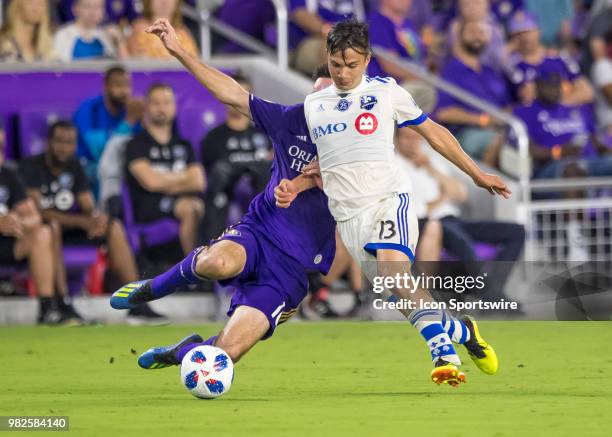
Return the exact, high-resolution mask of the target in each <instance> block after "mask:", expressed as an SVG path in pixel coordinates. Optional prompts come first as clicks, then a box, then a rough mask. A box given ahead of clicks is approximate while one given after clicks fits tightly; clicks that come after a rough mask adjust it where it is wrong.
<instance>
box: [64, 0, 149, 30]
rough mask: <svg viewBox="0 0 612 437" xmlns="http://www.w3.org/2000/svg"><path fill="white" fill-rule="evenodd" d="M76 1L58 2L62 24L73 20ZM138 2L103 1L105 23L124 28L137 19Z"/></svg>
mask: <svg viewBox="0 0 612 437" xmlns="http://www.w3.org/2000/svg"><path fill="white" fill-rule="evenodd" d="M77 1H78V0H60V2H59V16H60V19H61V20H62V22H64V23H66V22H68V21H72V20H74V13H73V11H74V9H73V5H74V3H76V2H77ZM138 3H140V2H139V1H138V0H136V1H135V0H105V12H106V14H105V16H106V19H105V23H113V24H118V25H120V26H121V27H124V26H125V25H127V24H128V23H130V22H132V21H133V20H135V19H136V18H137V17H138V12H139V11H138V10H137V7H136V6H137V4H138Z"/></svg>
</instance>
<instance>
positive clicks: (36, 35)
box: [0, 0, 56, 62]
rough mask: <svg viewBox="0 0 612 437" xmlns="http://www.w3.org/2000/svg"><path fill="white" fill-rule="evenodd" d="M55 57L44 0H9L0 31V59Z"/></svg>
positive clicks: (16, 60) (42, 59) (46, 4)
mask: <svg viewBox="0 0 612 437" xmlns="http://www.w3.org/2000/svg"><path fill="white" fill-rule="evenodd" d="M55 57H56V55H55V53H54V52H53V41H52V37H51V32H50V30H49V5H48V3H47V1H46V0H19V1H11V2H10V3H9V5H8V8H7V13H6V22H5V23H4V25H3V27H2V32H1V33H0V61H12V62H35V61H49V60H53V59H54V58H55Z"/></svg>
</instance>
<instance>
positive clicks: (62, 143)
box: [49, 127, 77, 164]
mask: <svg viewBox="0 0 612 437" xmlns="http://www.w3.org/2000/svg"><path fill="white" fill-rule="evenodd" d="M76 147H77V132H76V129H70V128H63V127H60V128H57V129H55V132H53V136H52V137H51V139H50V140H49V151H50V152H51V157H52V158H53V160H54V161H55V162H57V163H59V164H65V163H66V162H68V160H69V159H70V158H72V157H73V156H74V154H75V153H76Z"/></svg>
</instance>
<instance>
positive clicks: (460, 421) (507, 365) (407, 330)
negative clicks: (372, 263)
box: [0, 322, 612, 437]
mask: <svg viewBox="0 0 612 437" xmlns="http://www.w3.org/2000/svg"><path fill="white" fill-rule="evenodd" d="M611 327H612V326H611V325H610V323H604V322H599V323H598V322H586V323H585V322H572V323H570V322H564V323H561V322H559V323H558V322H490V323H482V328H481V331H482V332H483V334H485V337H486V338H487V339H488V340H489V341H490V342H491V343H492V344H493V345H494V346H495V348H496V350H497V352H498V354H499V356H500V360H501V363H500V364H501V365H500V371H499V373H498V374H497V375H496V376H487V375H484V374H481V373H479V371H478V369H476V367H475V366H474V365H473V364H472V363H471V361H469V358H468V357H467V355H466V354H465V353H463V352H464V351H463V350H461V352H462V357H464V358H465V360H466V365H465V366H464V368H465V369H466V371H467V378H468V383H467V384H465V385H463V386H462V387H460V388H458V389H453V388H451V387H448V386H440V387H439V386H436V385H435V384H433V383H432V382H431V381H430V380H429V372H430V370H431V365H430V363H429V360H428V354H427V353H426V351H425V349H424V348H425V346H424V344H423V343H422V341H421V340H420V338H419V337H418V336H417V334H416V333H415V332H414V330H413V329H412V328H411V327H410V326H407V325H406V324H400V323H349V322H347V323H308V324H307V323H295V324H288V325H284V326H282V327H281V328H279V330H278V331H277V333H276V334H275V336H274V337H273V338H272V339H271V340H268V341H266V342H264V343H261V344H259V345H258V346H257V347H256V348H255V349H254V350H252V351H251V352H250V353H249V354H248V355H247V356H246V357H245V358H244V359H243V360H242V361H241V362H240V363H238V364H237V366H236V378H235V381H234V385H233V387H232V390H231V391H230V393H229V394H228V395H226V396H224V397H222V398H220V399H216V400H212V401H206V400H198V399H196V398H193V397H192V396H191V395H189V394H188V393H187V392H186V390H185V389H184V388H183V387H181V385H180V384H179V377H178V369H174V368H171V369H161V370H151V371H145V370H141V369H139V368H138V367H137V365H136V357H137V355H134V353H138V354H139V353H141V352H142V351H144V350H145V349H146V348H148V347H149V346H152V345H163V344H167V343H173V342H175V341H176V340H177V339H178V338H181V337H182V336H183V335H185V334H187V333H189V332H192V331H197V332H199V333H201V334H202V335H203V336H206V335H208V334H210V333H211V332H214V331H216V329H217V328H218V326H216V325H204V326H197V327H194V326H171V327H158V328H133V327H124V326H113V327H88V328H0V338H1V339H2V341H1V343H0V344H1V345H2V352H1V355H0V356H1V357H2V359H1V368H2V375H1V377H0V387H1V388H0V415H12V414H15V415H66V416H70V432H69V434H71V435H83V436H97V435H100V436H113V437H119V436H129V435H139V436H155V435H160V436H175V435H177V436H181V435H197V436H205V435H214V436H219V435H233V436H243V435H249V436H258V435H267V436H295V435H309V436H316V437H320V436H327V435H352V436H362V435H369V436H391V435H402V436H413V435H414V436H421V435H433V436H446V435H449V436H450V435H452V436H548V435H551V436H553V435H554V436H577V435H580V436H596V435H597V436H599V435H601V436H604V435H606V436H607V435H610V425H611V424H612V420H611V419H610V417H611V416H610V411H612V384H610V379H609V378H608V375H610V373H611V372H612V347H611V346H610V345H611V344H612V329H610V328H611ZM131 349H134V352H132V350H131ZM111 361H112V363H111ZM426 433H427V434H426ZM19 435H22V434H19Z"/></svg>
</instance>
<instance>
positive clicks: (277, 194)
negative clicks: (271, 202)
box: [274, 179, 297, 208]
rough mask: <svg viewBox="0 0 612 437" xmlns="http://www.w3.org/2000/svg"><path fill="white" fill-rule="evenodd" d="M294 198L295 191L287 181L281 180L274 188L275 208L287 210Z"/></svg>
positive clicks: (292, 185) (295, 195)
mask: <svg viewBox="0 0 612 437" xmlns="http://www.w3.org/2000/svg"><path fill="white" fill-rule="evenodd" d="M296 197H297V190H296V189H295V187H294V184H293V182H291V181H290V180H289V179H282V180H281V181H280V183H279V184H278V185H277V186H276V188H274V198H275V199H276V206H278V207H279V208H289V206H291V202H293V201H294V200H295V198H296Z"/></svg>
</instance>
